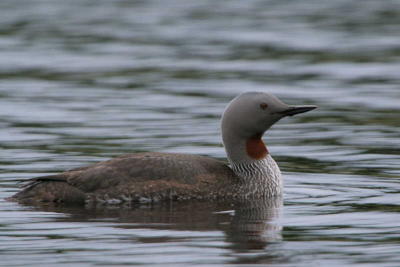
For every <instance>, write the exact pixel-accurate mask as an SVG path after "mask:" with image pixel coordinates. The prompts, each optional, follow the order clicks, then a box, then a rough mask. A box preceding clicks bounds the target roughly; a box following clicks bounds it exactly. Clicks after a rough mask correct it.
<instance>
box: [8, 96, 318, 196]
mask: <svg viewBox="0 0 400 267" xmlns="http://www.w3.org/2000/svg"><path fill="white" fill-rule="evenodd" d="M315 108H316V106H311V105H306V106H289V105H286V104H285V103H283V102H282V101H280V100H279V99H278V98H276V97H275V96H273V95H271V94H268V93H262V92H247V93H243V94H241V95H239V96H237V97H236V98H234V99H233V100H232V101H231V102H230V103H229V105H228V107H227V108H226V110H225V112H224V113H223V116H222V123H221V130H222V139H223V143H224V146H225V150H226V153H227V156H228V161H229V163H230V165H231V167H228V165H226V164H225V163H223V162H220V161H218V160H215V159H212V158H208V157H203V156H196V155H189V154H175V153H156V152H147V153H137V154H128V155H123V156H120V157H117V158H114V159H111V160H108V161H104V162H99V163H97V164H94V165H90V166H87V167H81V168H77V169H73V170H69V171H66V172H63V173H60V174H54V175H49V176H43V177H37V178H33V179H30V180H28V181H29V182H28V183H27V184H26V186H25V188H24V189H23V190H22V191H20V192H19V193H17V194H15V195H14V196H13V197H12V198H11V199H12V200H16V201H20V202H23V203H35V202H55V203H75V204H84V203H85V202H101V203H109V204H118V203H124V202H144V201H145V202H147V201H162V200H185V199H225V200H235V199H238V200H239V199H249V198H260V197H272V196H279V195H281V194H282V177H281V172H280V170H279V167H278V165H277V164H276V162H275V161H274V160H273V158H272V157H271V155H270V154H269V152H268V150H267V148H266V146H265V145H264V143H263V141H262V139H261V137H262V136H263V134H264V132H265V131H267V130H268V129H269V128H270V127H271V126H272V125H273V124H274V123H276V122H277V121H279V120H280V119H281V118H283V117H285V116H292V115H295V114H299V113H303V112H307V111H310V110H313V109H315Z"/></svg>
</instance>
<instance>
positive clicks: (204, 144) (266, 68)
mask: <svg viewBox="0 0 400 267" xmlns="http://www.w3.org/2000/svg"><path fill="white" fill-rule="evenodd" d="M399 32H400V2H399V1H396V0H393V1H390V0H385V1H372V0H365V1H348V0H332V1H311V0H306V1H261V0H260V1H256V0H251V1H250V0H249V1H242V0H240V1H239V0H238V1H211V0H210V1H195V0H182V1H180V0H168V1H161V0H160V1H150V0H146V1H105V0H104V1H100V0H79V1H50V0H48V1H45V0H42V1H30V0H29V1H28V0H26V1H22V0H19V1H14V0H2V1H0V129H1V130H0V147H1V151H0V265H2V266H26V265H30V266H39V265H40V266H61V265H64V266H74V265H75V266H89V265H149V266H161V265H162V266H190V265H203V266H230V265H238V266H252V265H256V264H263V265H277V266H278V265H279V266H353V265H354V266H399V265H400V165H399V163H400V152H399V151H400V141H399V140H400V127H399V125H400V120H399V112H400V104H399V101H400V81H399V80H400V78H399V77H400V75H399V73H400V61H399V59H400V34H399ZM244 91H266V92H271V93H274V94H276V95H278V96H279V97H280V98H282V99H283V100H284V101H285V102H287V103H290V104H315V105H318V106H319V109H318V110H315V111H312V112H310V113H307V114H303V115H302V116H299V117H294V118H288V119H285V120H282V121H281V122H279V123H278V124H277V125H275V126H274V127H273V128H272V129H271V130H270V131H269V132H268V133H267V135H266V136H265V142H266V143H267V144H268V148H269V150H270V152H271V154H272V155H273V157H274V158H275V159H276V161H277V162H278V164H279V165H280V168H281V170H282V172H283V174H284V178H285V194H284V200H283V206H282V205H281V203H280V202H279V201H278V200H277V201H276V202H275V203H274V202H273V201H272V202H271V203H241V204H235V205H233V204H231V203H196V202H187V203H165V204H160V205H153V206H151V205H143V206H134V207H131V208H118V207H114V208H103V209H102V208H89V207H87V208H86V209H85V208H67V207H49V206H47V207H46V206H41V207H37V206H36V207H32V206H22V205H19V204H16V203H12V202H7V201H5V200H4V198H6V197H9V196H11V195H12V194H14V193H15V192H17V191H18V190H19V189H18V184H17V182H18V181H19V180H24V179H28V178H30V177H35V176H39V175H46V174H52V173H56V172H60V171H63V170H66V169H70V168H74V167H79V166H82V165H86V164H90V163H93V162H98V161H101V160H105V159H109V158H111V157H114V156H117V155H120V154H123V153H131V152H139V151H163V152H182V153H192V154H201V155H207V156H210V157H215V158H219V159H224V158H225V152H224V150H223V147H222V145H221V138H220V133H219V118H220V114H221V113H222V111H223V109H224V107H225V105H226V104H227V102H228V101H230V99H232V98H233V97H235V96H236V95H237V94H238V93H240V92H244Z"/></svg>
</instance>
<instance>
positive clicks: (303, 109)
mask: <svg viewBox="0 0 400 267" xmlns="http://www.w3.org/2000/svg"><path fill="white" fill-rule="evenodd" d="M316 108H317V106H314V105H302V106H291V107H289V108H288V109H286V110H284V111H281V112H278V113H279V114H282V115H284V116H293V115H296V114H300V113H304V112H307V111H310V110H313V109H316Z"/></svg>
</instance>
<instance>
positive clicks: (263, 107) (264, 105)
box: [260, 103, 268, 109]
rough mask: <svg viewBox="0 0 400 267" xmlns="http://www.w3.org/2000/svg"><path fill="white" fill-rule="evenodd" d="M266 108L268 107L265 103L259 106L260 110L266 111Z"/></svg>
mask: <svg viewBox="0 0 400 267" xmlns="http://www.w3.org/2000/svg"><path fill="white" fill-rule="evenodd" d="M267 107H268V104H267V103H261V104H260V108H261V109H267Z"/></svg>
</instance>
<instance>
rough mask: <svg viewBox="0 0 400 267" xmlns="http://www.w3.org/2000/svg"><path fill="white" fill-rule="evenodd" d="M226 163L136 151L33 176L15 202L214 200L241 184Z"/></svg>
mask: <svg viewBox="0 0 400 267" xmlns="http://www.w3.org/2000/svg"><path fill="white" fill-rule="evenodd" d="M239 183H240V180H239V179H238V177H237V176H236V175H235V173H234V172H233V171H232V170H231V169H230V168H229V167H228V166H227V165H226V164H224V163H222V162H220V161H218V160H215V159H212V158H207V157H203V156H196V155H189V154H174V153H155V152H148V153H137V154H128V155H123V156H120V157H117V158H114V159H112V160H108V161H104V162H100V163H97V164H94V165H90V166H87V167H82V168H78V169H73V170H70V171H66V172H63V173H60V174H56V175H51V176H44V177H38V178H33V179H31V180H30V182H29V183H28V184H27V185H26V188H25V189H24V190H23V191H21V192H19V193H17V194H16V195H15V196H14V198H15V199H17V200H19V201H21V202H35V201H40V202H43V201H44V202H62V203H78V204H79V203H84V202H85V201H89V202H108V203H109V204H113V203H115V204H117V203H120V202H132V201H133V202H135V201H137V202H146V201H159V200H164V199H171V200H182V199H189V198H191V199H215V198H221V197H223V196H222V194H223V195H225V193H226V192H225V191H226V189H227V188H228V187H232V186H233V185H234V184H239Z"/></svg>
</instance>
